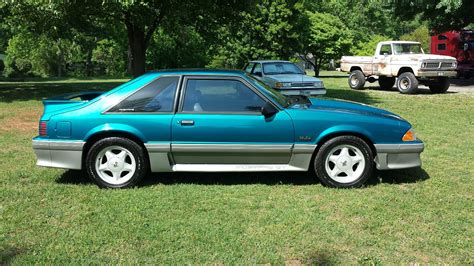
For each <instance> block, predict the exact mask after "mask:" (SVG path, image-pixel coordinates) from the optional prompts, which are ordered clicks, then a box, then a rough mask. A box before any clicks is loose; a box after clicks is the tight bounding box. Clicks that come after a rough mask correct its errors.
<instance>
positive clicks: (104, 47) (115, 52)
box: [92, 39, 125, 76]
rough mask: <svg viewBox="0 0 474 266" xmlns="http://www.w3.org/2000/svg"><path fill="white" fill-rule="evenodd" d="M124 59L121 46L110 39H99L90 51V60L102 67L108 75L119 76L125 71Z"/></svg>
mask: <svg viewBox="0 0 474 266" xmlns="http://www.w3.org/2000/svg"><path fill="white" fill-rule="evenodd" d="M124 59H125V58H124V53H123V51H122V47H121V46H120V45H119V44H118V43H117V42H116V41H114V40H110V39H104V40H100V41H99V42H98V43H97V46H96V48H95V49H94V50H93V52H92V61H93V62H94V63H96V64H97V65H99V66H101V67H103V68H104V69H105V73H106V74H107V75H109V76H121V75H123V74H124V73H125V60H124Z"/></svg>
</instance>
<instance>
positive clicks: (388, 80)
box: [379, 77, 395, 90]
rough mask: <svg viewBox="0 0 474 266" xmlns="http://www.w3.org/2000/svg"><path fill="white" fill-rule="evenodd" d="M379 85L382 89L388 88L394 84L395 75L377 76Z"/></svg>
mask: <svg viewBox="0 0 474 266" xmlns="http://www.w3.org/2000/svg"><path fill="white" fill-rule="evenodd" d="M379 85H380V88H381V89H382V90H390V89H391V88H393V85H395V77H379Z"/></svg>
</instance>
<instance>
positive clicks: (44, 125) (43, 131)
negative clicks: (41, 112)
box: [39, 121, 48, 137]
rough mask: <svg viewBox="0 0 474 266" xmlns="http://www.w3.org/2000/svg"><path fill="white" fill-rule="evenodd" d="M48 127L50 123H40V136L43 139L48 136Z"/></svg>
mask: <svg viewBox="0 0 474 266" xmlns="http://www.w3.org/2000/svg"><path fill="white" fill-rule="evenodd" d="M47 125H48V123H47V122H46V121H40V123H39V135H40V136H41V137H46V136H48V134H47V129H46V128H47Z"/></svg>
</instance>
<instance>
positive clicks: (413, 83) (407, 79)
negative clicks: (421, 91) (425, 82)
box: [397, 72, 418, 94]
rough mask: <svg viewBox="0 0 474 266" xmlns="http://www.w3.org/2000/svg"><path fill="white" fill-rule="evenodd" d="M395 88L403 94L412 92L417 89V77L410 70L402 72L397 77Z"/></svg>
mask: <svg viewBox="0 0 474 266" xmlns="http://www.w3.org/2000/svg"><path fill="white" fill-rule="evenodd" d="M397 89H398V91H399V92H401V93H403V94H414V93H416V91H417V90H418V79H416V77H415V75H414V74H413V73H411V72H405V73H402V74H401V75H400V76H398V79H397Z"/></svg>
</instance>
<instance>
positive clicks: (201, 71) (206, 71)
mask: <svg viewBox="0 0 474 266" xmlns="http://www.w3.org/2000/svg"><path fill="white" fill-rule="evenodd" d="M148 73H156V74H176V75H223V76H241V75H244V74H245V72H244V71H242V70H234V69H210V68H189V69H183V68H182V69H161V70H153V71H149V72H148Z"/></svg>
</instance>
